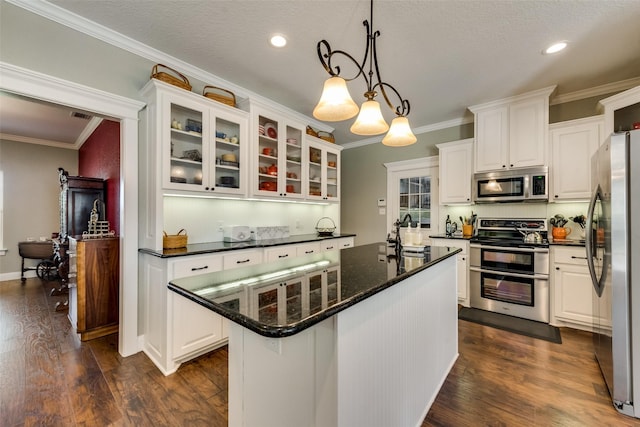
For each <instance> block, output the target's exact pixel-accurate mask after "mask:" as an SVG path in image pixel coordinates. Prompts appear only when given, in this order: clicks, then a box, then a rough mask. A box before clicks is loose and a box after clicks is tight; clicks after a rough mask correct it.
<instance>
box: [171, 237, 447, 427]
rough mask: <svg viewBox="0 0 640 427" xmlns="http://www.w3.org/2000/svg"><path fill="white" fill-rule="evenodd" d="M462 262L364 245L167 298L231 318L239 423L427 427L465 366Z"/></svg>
mask: <svg viewBox="0 0 640 427" xmlns="http://www.w3.org/2000/svg"><path fill="white" fill-rule="evenodd" d="M456 253H457V251H447V250H446V249H445V248H435V247H432V248H427V250H426V251H425V253H423V254H422V253H421V254H395V253H393V252H390V249H389V248H388V247H387V245H386V244H384V243H381V244H371V245H363V246H357V247H354V248H349V249H343V250H340V251H332V252H328V253H321V254H313V255H309V256H307V257H301V258H296V259H290V260H286V261H279V262H273V263H268V264H260V265H254V266H251V267H246V268H237V269H233V270H228V271H220V272H216V273H211V274H204V275H199V276H194V277H189V278H184V279H175V280H173V281H171V282H170V284H169V289H171V290H172V291H174V292H175V293H176V295H180V296H181V297H184V298H186V299H188V300H190V301H192V302H195V303H197V304H198V305H200V306H202V307H205V308H207V309H209V310H212V311H214V312H216V313H218V314H220V315H221V316H223V317H225V318H227V319H229V320H231V322H230V325H229V425H233V426H254V425H259V426H280V427H283V426H303V425H306V426H349V427H351V426H360V425H362V426H390V425H394V426H395V425H397V426H409V425H419V424H420V422H421V420H422V419H423V418H424V416H425V415H426V413H427V411H428V409H429V407H430V406H431V403H432V402H433V401H434V399H435V397H436V395H437V393H438V391H439V389H440V386H441V385H442V383H443V382H444V380H445V378H446V376H447V374H448V372H449V370H450V369H451V367H452V366H453V364H454V362H455V360H456V358H457V348H458V343H457V304H456V280H457V278H456V265H455V261H456V258H455V254H456Z"/></svg>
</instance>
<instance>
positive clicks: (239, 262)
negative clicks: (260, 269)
mask: <svg viewBox="0 0 640 427" xmlns="http://www.w3.org/2000/svg"><path fill="white" fill-rule="evenodd" d="M249 261H251V259H250V258H248V259H245V260H243V261H236V264H244V263H245V262H249Z"/></svg>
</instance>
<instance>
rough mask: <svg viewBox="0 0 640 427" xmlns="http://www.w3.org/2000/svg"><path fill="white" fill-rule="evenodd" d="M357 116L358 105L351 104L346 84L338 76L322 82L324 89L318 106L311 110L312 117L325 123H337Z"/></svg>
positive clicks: (351, 100)
mask: <svg viewBox="0 0 640 427" xmlns="http://www.w3.org/2000/svg"><path fill="white" fill-rule="evenodd" d="M356 114H358V105H357V104H356V103H355V102H353V99H351V95H350V94H349V90H348V89H347V82H346V81H345V80H344V79H343V78H342V77H338V76H334V77H330V78H328V79H327V80H326V81H325V82H324V89H322V95H321V96H320V101H318V105H316V108H314V109H313V117H315V118H316V119H318V120H322V121H325V122H339V121H341V120H347V119H350V118H352V117H353V116H355V115H356Z"/></svg>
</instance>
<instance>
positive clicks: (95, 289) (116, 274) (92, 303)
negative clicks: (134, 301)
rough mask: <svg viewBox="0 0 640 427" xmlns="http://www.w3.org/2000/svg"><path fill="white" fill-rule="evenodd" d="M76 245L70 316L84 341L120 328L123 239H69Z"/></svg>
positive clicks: (73, 260)
mask: <svg viewBox="0 0 640 427" xmlns="http://www.w3.org/2000/svg"><path fill="white" fill-rule="evenodd" d="M69 241H70V242H69V246H70V248H75V250H74V251H73V252H75V254H74V255H75V257H74V258H75V259H74V258H72V263H73V262H75V266H72V267H71V272H73V270H76V276H75V283H74V281H73V280H71V281H70V284H69V288H70V289H69V305H70V308H69V318H70V320H71V323H72V324H73V325H74V326H75V327H76V332H77V333H78V334H80V339H81V340H82V341H87V340H91V339H94V338H98V337H102V336H105V335H109V334H113V333H116V332H118V319H119V317H118V316H119V294H120V267H119V265H120V261H119V260H120V256H119V254H120V249H119V248H120V239H119V238H117V237H108V238H95V239H79V240H76V239H74V238H70V239H69Z"/></svg>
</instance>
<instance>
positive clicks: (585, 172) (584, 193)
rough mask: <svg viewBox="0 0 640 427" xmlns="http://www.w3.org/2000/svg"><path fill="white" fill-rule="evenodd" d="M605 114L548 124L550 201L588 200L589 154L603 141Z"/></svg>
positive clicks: (589, 183)
mask: <svg viewBox="0 0 640 427" xmlns="http://www.w3.org/2000/svg"><path fill="white" fill-rule="evenodd" d="M603 126H604V117H603V116H597V117H588V118H585V119H578V120H571V121H567V122H560V123H554V124H552V125H550V126H549V129H550V132H549V133H550V141H551V150H550V151H551V162H550V163H551V165H550V175H551V177H552V180H551V182H552V185H553V187H552V188H551V192H550V196H551V197H550V198H549V199H550V201H551V200H554V201H560V200H588V199H589V197H590V196H591V156H592V155H593V153H595V152H596V151H597V150H598V147H599V146H600V143H601V142H602V129H603Z"/></svg>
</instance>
